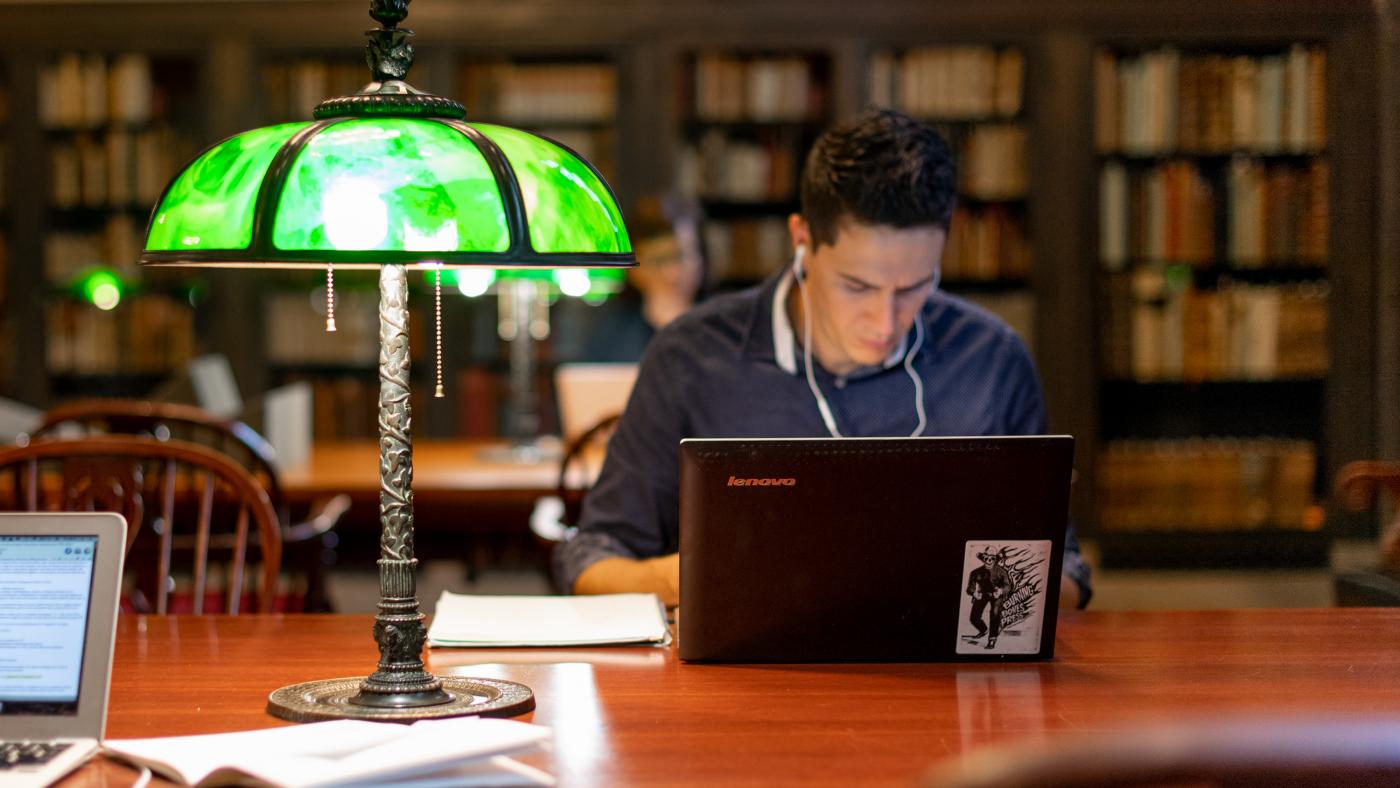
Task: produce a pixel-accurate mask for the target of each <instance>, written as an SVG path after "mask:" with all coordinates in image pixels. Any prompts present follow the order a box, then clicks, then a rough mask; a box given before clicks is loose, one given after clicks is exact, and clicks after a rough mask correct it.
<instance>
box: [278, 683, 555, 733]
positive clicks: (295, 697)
mask: <svg viewBox="0 0 1400 788" xmlns="http://www.w3.org/2000/svg"><path fill="white" fill-rule="evenodd" d="M437 679H438V681H441V682H442V689H443V690H444V691H445V692H446V693H447V694H448V695H449V696H450V698H449V700H448V701H447V702H446V703H439V704H437V705H434V706H412V707H407V708H388V707H374V706H362V705H360V704H358V703H353V702H351V698H353V697H355V696H356V695H357V694H359V692H360V687H361V686H362V685H363V684H364V682H365V679H364V677H363V676H355V677H351V678H344V679H323V680H321V681H308V682H306V683H304V684H292V685H290V686H286V687H283V688H281V689H279V690H277V691H275V692H273V693H272V694H271V695H269V696H268V697H267V713H268V714H271V715H272V716H274V717H281V718H282V719H284V720H291V721H292V722H318V721H321V720H345V719H350V720H381V721H384V722H411V721H413V720H428V719H437V718H441V717H465V716H468V715H476V716H481V717H514V716H516V715H517V714H524V713H525V712H527V711H532V710H534V708H535V694H534V693H533V692H531V691H530V688H529V687H527V686H525V685H524V684H517V683H515V682H513V681H499V680H497V679H469V678H459V677H456V676H438V677H437Z"/></svg>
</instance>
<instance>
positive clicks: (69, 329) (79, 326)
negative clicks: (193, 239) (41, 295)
mask: <svg viewBox="0 0 1400 788" xmlns="http://www.w3.org/2000/svg"><path fill="white" fill-rule="evenodd" d="M44 310H45V312H44V317H45V329H46V335H45V356H46V358H45V366H46V368H47V370H48V373H49V374H51V375H118V374H160V373H165V372H169V371H170V370H173V369H176V368H178V367H180V366H183V365H184V364H185V363H186V362H187V361H189V359H190V358H191V357H192V356H193V354H194V311H193V310H192V309H191V308H190V305H189V304H188V303H182V302H181V301H179V300H177V299H175V298H170V297H168V296H163V295H142V296H137V297H135V298H129V299H127V300H125V301H123V302H122V303H121V304H120V305H119V306H117V308H116V309H113V310H111V311H103V310H101V309H96V308H94V307H93V306H91V305H90V304H87V303H84V302H80V301H52V302H50V303H48V304H46V305H45V307H44Z"/></svg>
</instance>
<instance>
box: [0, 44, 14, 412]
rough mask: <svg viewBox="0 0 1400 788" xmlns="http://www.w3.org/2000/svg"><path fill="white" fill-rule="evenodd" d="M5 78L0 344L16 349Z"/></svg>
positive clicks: (5, 85) (6, 374) (5, 83)
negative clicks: (11, 288)
mask: <svg viewBox="0 0 1400 788" xmlns="http://www.w3.org/2000/svg"><path fill="white" fill-rule="evenodd" d="M8 76H9V75H8V74H7V73H6V70H5V69H4V68H3V67H0V343H3V346H4V347H7V348H12V347H15V343H16V341H17V336H16V333H15V322H16V321H15V318H14V314H15V309H14V307H13V305H12V299H13V298H14V296H12V295H11V294H10V292H9V282H10V265H11V262H10V261H11V255H12V252H11V250H10V235H11V234H12V232H13V230H12V228H11V223H10V219H11V210H10V202H11V199H12V198H11V196H10V190H11V188H12V187H11V184H10V179H9V172H10V154H11V151H12V147H11V145H10V140H9V136H10V135H9V131H10V83H9V79H8ZM17 355H18V354H16V353H5V354H4V360H2V361H0V389H3V390H6V391H8V390H10V389H11V388H12V387H13V385H14V379H15V374H16V372H17V368H18V365H17V363H16V362H17V361H18V358H17Z"/></svg>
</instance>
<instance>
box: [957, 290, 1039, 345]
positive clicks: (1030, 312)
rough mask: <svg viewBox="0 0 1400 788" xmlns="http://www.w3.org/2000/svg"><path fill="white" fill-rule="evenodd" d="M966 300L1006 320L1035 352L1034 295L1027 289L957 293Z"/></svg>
mask: <svg viewBox="0 0 1400 788" xmlns="http://www.w3.org/2000/svg"><path fill="white" fill-rule="evenodd" d="M959 295H960V296H962V297H963V298H965V299H966V300H968V301H971V302H972V303H974V304H976V305H978V306H980V307H982V308H983V309H986V310H987V311H989V312H991V313H992V314H994V315H996V316H997V317H1000V318H1001V319H1002V320H1005V321H1006V324H1007V325H1009V326H1011V329H1012V330H1013V331H1015V332H1016V334H1017V335H1018V336H1020V337H1021V340H1022V341H1024V342H1025V343H1026V347H1027V348H1028V349H1029V350H1030V351H1031V353H1035V340H1036V333H1035V295H1034V294H1033V293H1031V292H1030V291H1029V290H1013V291H1010V292H1005V293H978V292H971V293H959Z"/></svg>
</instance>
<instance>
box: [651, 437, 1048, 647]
mask: <svg viewBox="0 0 1400 788" xmlns="http://www.w3.org/2000/svg"><path fill="white" fill-rule="evenodd" d="M1073 452H1074V439H1073V438H1071V437H1068V436H1033V437H1020V436H1018V437H973V438H869V439H864V438H839V439H833V438H814V439H802V438H780V439H703V440H701V439H690V440H684V441H682V442H681V487H680V499H681V519H680V543H681V548H680V556H681V557H680V562H681V611H680V633H679V641H680V642H679V648H680V655H681V658H682V659H687V660H709V661H729V662H837V661H868V662H875V661H882V662H883V661H895V662H911V661H943V660H948V661H986V660H993V661H999V660H1028V659H1045V658H1049V657H1051V656H1053V655H1054V649H1055V611H1056V608H1057V606H1058V604H1059V597H1060V566H1061V562H1062V560H1063V558H1064V547H1065V543H1064V540H1065V525H1066V521H1067V518H1068V516H1069V514H1068V512H1069V484H1070V470H1071V464H1072V458H1073Z"/></svg>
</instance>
